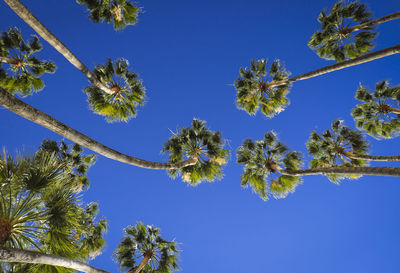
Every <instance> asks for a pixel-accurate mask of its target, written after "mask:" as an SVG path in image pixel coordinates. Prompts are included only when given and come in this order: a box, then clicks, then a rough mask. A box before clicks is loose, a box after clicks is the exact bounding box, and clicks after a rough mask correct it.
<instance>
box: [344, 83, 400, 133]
mask: <svg viewBox="0 0 400 273" xmlns="http://www.w3.org/2000/svg"><path fill="white" fill-rule="evenodd" d="M355 98H356V99H358V100H359V101H361V102H363V103H362V104H357V106H356V108H354V109H353V110H352V111H351V115H352V116H353V118H354V121H355V123H356V126H357V128H359V129H362V130H364V131H365V132H366V133H367V134H369V135H370V136H373V137H375V138H377V139H379V138H392V137H395V136H397V135H398V134H399V133H400V110H399V109H395V108H392V107H394V106H399V105H400V85H398V86H395V87H390V86H389V82H388V81H381V82H377V83H376V84H375V91H374V92H370V91H368V90H367V88H366V87H364V86H360V87H359V88H358V89H357V91H356V95H355ZM396 110H397V113H396V112H395V111H396Z"/></svg>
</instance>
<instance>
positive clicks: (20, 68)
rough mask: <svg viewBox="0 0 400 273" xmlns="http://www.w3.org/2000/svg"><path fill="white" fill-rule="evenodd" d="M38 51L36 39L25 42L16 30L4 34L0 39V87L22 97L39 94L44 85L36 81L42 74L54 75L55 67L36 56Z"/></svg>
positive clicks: (38, 80)
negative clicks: (36, 92)
mask: <svg viewBox="0 0 400 273" xmlns="http://www.w3.org/2000/svg"><path fill="white" fill-rule="evenodd" d="M41 49H42V45H41V43H40V41H39V38H38V37H37V36H33V37H32V39H31V40H29V41H27V42H25V41H24V40H23V39H22V35H21V32H20V31H19V30H18V29H16V28H10V29H9V30H8V31H7V32H3V33H2V35H1V39H0V87H2V88H4V89H6V90H7V91H8V92H10V93H12V94H15V93H18V94H20V95H22V96H27V95H29V94H31V93H32V92H34V91H40V90H42V89H43V87H44V83H43V81H42V80H41V79H40V78H39V77H40V76H42V75H43V74H44V73H54V72H55V70H56V65H55V64H54V63H53V62H48V61H41V60H39V59H38V58H37V57H36V56H35V53H37V52H38V51H40V50H41Z"/></svg>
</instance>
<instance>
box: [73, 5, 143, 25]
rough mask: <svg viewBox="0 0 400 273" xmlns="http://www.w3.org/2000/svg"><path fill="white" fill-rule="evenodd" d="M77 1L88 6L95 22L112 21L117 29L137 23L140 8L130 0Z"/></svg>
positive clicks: (90, 16)
mask: <svg viewBox="0 0 400 273" xmlns="http://www.w3.org/2000/svg"><path fill="white" fill-rule="evenodd" d="M76 2H77V3H78V4H81V5H86V6H87V8H88V10H89V18H90V19H91V20H92V21H93V22H94V23H96V24H97V23H100V22H102V21H106V22H107V23H110V22H112V23H113V26H114V29H115V30H121V29H124V28H125V27H126V26H128V25H134V24H136V21H137V16H138V13H139V11H140V8H138V7H136V6H134V5H133V4H132V3H131V2H130V1H128V0H77V1H76Z"/></svg>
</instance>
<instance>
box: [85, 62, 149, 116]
mask: <svg viewBox="0 0 400 273" xmlns="http://www.w3.org/2000/svg"><path fill="white" fill-rule="evenodd" d="M93 73H94V74H95V76H96V78H97V80H99V81H100V82H101V83H102V84H104V85H106V86H107V87H108V88H109V89H110V90H111V91H112V92H113V93H112V94H108V93H105V92H103V91H102V90H101V89H100V88H98V87H97V86H95V85H91V86H88V87H86V88H85V89H84V91H85V92H86V94H87V95H88V101H89V105H90V107H91V108H92V110H93V111H94V112H95V113H97V114H99V115H104V116H106V119H107V121H109V122H113V121H128V120H129V119H130V118H132V117H135V116H136V112H137V111H136V107H137V105H143V104H144V97H145V90H144V87H143V85H142V81H141V80H140V79H138V75H137V74H136V73H132V72H130V71H129V70H128V61H127V60H125V59H118V60H117V61H116V62H115V63H114V64H113V62H112V61H111V60H110V59H108V60H107V63H106V65H98V66H96V67H95V69H94V71H93Z"/></svg>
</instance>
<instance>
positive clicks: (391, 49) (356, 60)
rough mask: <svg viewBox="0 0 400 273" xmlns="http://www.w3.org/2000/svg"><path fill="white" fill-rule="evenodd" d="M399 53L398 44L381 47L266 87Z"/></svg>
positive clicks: (304, 78)
mask: <svg viewBox="0 0 400 273" xmlns="http://www.w3.org/2000/svg"><path fill="white" fill-rule="evenodd" d="M397 53H400V44H398V45H395V46H392V47H388V48H385V49H381V50H378V51H375V52H372V53H368V54H365V55H363V56H360V57H357V58H354V59H351V60H347V61H343V62H340V63H336V64H332V65H328V66H324V67H322V68H320V69H317V70H313V71H310V72H307V73H305V74H301V75H299V76H296V77H292V78H289V79H287V80H283V81H278V82H270V83H269V84H268V87H274V86H280V85H284V84H288V83H291V82H297V81H302V80H306V79H310V78H313V77H316V76H320V75H323V74H327V73H329V72H333V71H336V70H340V69H343V68H347V67H350V66H355V65H359V64H362V63H366V62H370V61H373V60H376V59H380V58H383V57H386V56H390V55H394V54H397Z"/></svg>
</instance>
